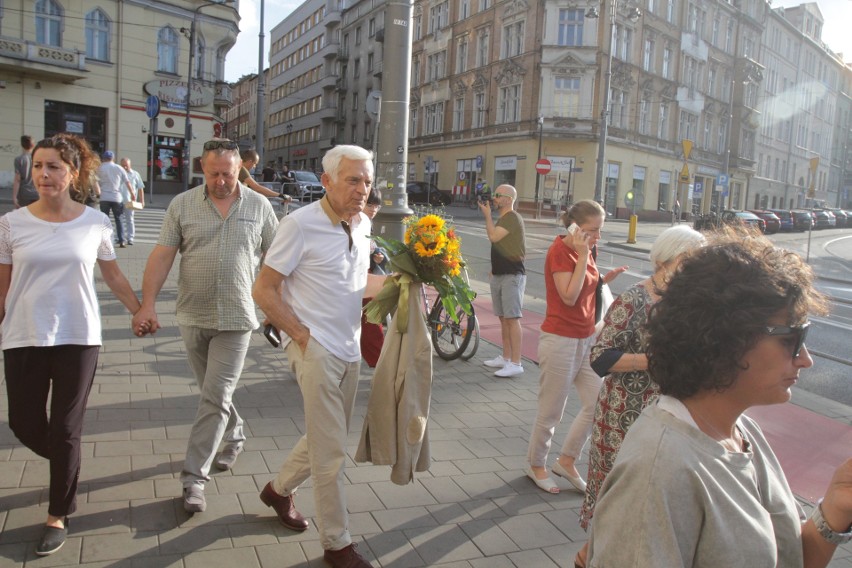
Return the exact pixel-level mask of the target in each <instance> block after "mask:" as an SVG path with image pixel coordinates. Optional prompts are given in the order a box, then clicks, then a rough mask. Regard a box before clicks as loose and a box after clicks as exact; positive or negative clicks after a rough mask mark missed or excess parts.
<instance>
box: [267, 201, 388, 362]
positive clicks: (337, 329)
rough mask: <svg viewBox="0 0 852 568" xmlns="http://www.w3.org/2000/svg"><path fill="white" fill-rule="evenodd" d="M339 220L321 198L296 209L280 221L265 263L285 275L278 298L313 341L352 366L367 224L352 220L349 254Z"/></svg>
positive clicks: (357, 354)
mask: <svg viewBox="0 0 852 568" xmlns="http://www.w3.org/2000/svg"><path fill="white" fill-rule="evenodd" d="M340 221H341V220H340V219H339V218H338V217H337V215H336V214H335V213H334V211H333V210H332V209H331V206H330V205H329V204H328V201H327V198H325V197H324V198H322V199H321V200H320V201H315V202H313V203H311V204H310V205H308V206H306V207H302V208H300V209H298V210H296V211H294V212H293V213H291V214H290V215H287V216H286V217H284V218H283V219H281V223H280V224H279V225H278V231H277V232H276V234H275V238H274V239H273V241H272V246H270V247H269V250H268V251H267V252H266V258H265V260H264V264H266V265H267V266H269V267H270V268H272V269H274V270H275V271H277V272H279V273H281V274H283V275H284V277H285V281H284V286H283V291H282V298H283V300H284V302H285V303H286V304H289V305H290V307H291V308H292V309H293V312H294V313H295V314H296V317H298V318H299V320H300V321H301V322H302V323H303V324H304V325H305V326H306V327H307V328H308V329H310V331H311V337H313V338H314V339H316V340H317V341H318V342H319V343H320V345H322V346H323V347H325V348H326V349H327V350H328V351H329V352H330V353H331V354H333V355H334V356H335V357H338V358H340V359H342V360H344V361H347V362H356V361H360V360H361V347H360V339H361V301H362V299H363V297H364V289H365V288H366V287H367V270H368V269H369V267H370V239H369V236H370V229H371V224H370V220H369V218H368V217H367V216H366V215H364V214H363V213H359V214H358V215H356V216H355V217H353V218H352V219H351V220H350V226H351V234H352V248H351V250H350V248H349V236H348V235H347V234H346V232H345V230H344V229H343V227H342V226H341V224H340ZM282 339H283V341H284V344H285V345H287V344H288V343H289V342H290V341H291V338H290V337H287V336H286V335H285V336H283V337H282Z"/></svg>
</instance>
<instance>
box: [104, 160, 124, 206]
mask: <svg viewBox="0 0 852 568" xmlns="http://www.w3.org/2000/svg"><path fill="white" fill-rule="evenodd" d="M127 183H128V179H127V172H125V171H124V168H122V167H121V166H119V165H118V164H116V163H115V162H104V163H102V164H101V167H99V168H98V184H99V185H100V186H101V201H112V202H115V203H124V202H125V201H126V200H127V199H130V192H129V191H128V190H127Z"/></svg>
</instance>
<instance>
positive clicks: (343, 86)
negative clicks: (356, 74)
mask: <svg viewBox="0 0 852 568" xmlns="http://www.w3.org/2000/svg"><path fill="white" fill-rule="evenodd" d="M335 88H336V89H337V90H338V91H347V90H349V86H348V84H347V82H346V77H341V78H340V79H338V80H337V83H336V85H335Z"/></svg>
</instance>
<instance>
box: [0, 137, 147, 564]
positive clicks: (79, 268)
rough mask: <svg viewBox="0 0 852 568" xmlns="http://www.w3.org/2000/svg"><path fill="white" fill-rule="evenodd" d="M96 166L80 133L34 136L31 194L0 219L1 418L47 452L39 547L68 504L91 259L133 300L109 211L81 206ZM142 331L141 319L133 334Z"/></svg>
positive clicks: (90, 307)
mask: <svg viewBox="0 0 852 568" xmlns="http://www.w3.org/2000/svg"><path fill="white" fill-rule="evenodd" d="M97 165H98V158H97V156H95V154H94V153H92V150H91V149H90V148H89V145H88V143H87V142H86V141H85V140H83V139H82V138H78V137H76V136H73V135H70V134H57V135H56V136H53V137H52V138H46V139H44V140H42V141H40V142H39V143H38V144H37V145H36V147H35V152H34V153H33V168H32V172H33V180H34V183H35V187H36V190H37V191H38V194H39V199H38V200H37V201H35V202H34V203H32V204H31V205H29V206H28V207H23V208H20V209H17V210H15V211H13V212H11V213H8V214H6V215H4V216H3V217H2V218H0V299H2V302H0V319H2V347H3V363H4V368H5V381H6V391H7V393H8V400H9V409H8V410H9V427H10V428H11V430H12V432H14V434H15V436H16V437H17V438H18V439H19V440H20V441H21V442H22V443H23V444H24V445H25V446H26V447H27V448H29V449H30V450H32V451H33V452H35V453H36V454H38V455H39V456H42V457H44V458H47V459H48V460H49V461H50V468H49V469H50V488H49V491H48V507H47V523H46V525H45V528H44V531H43V533H42V536H41V539H40V541H39V543H38V545H37V546H36V554H38V555H39V556H46V555H49V554H53V553H54V552H56V551H57V550H59V549H60V548H61V547H62V545H63V544H64V543H65V539H66V536H67V534H68V515H71V514H72V513H74V512H75V511H76V510H77V483H78V479H79V476H80V465H81V462H82V455H81V451H80V438H81V436H82V431H83V417H84V416H85V414H86V402H87V400H88V397H89V391H90V390H91V388H92V383H93V381H94V378H95V371H96V369H97V365H98V352H99V350H100V345H101V314H100V313H99V309H98V296H97V292H96V290H95V279H94V267H95V264H97V265H98V267H99V268H100V271H101V276H102V277H103V279H104V282H106V284H107V286H109V289H110V290H111V291H112V293H113V294H115V296H116V297H117V298H118V299H119V300H120V301H121V303H122V304H124V306H125V307H126V308H127V309H128V310H129V311H130V312H131V313H135V312H137V311H138V310H139V308H140V304H139V300H138V299H137V297H136V294H135V292H134V291H133V289H132V288H131V287H130V284H129V283H128V281H127V278H125V277H124V274H122V272H121V269H120V268H119V267H118V263H117V262H116V260H115V250H114V249H113V244H112V225H111V223H110V221H109V219H108V218H107V217H106V216H105V215H104V214H103V213H100V212H98V211H95V210H94V209H91V208H89V207H86V206H85V205H84V203H85V200H86V197H87V193H88V188H89V186H90V185H89V184H90V180H91V178H92V177H93V176H94V174H95V169H96V168H97ZM147 331H148V328H147V327H146V326H141V327H140V328H139V331H138V333H139V334H144V333H146V332H147ZM48 399H49V402H48ZM48 406H49V408H50V414H49V416H48V413H47V408H48Z"/></svg>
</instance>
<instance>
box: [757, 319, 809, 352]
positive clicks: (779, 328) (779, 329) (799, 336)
mask: <svg viewBox="0 0 852 568" xmlns="http://www.w3.org/2000/svg"><path fill="white" fill-rule="evenodd" d="M810 326H811V322H809V321H806V322H805V323H803V324H801V325H768V326H766V327H764V328H763V332H764V333H765V334H766V335H781V336H784V335H791V336H793V337H795V338H796V343H794V344H793V359H796V358H797V357H798V356H799V354H800V353H801V352H802V347H804V346H805V338H806V337H807V336H808V328H809V327H810Z"/></svg>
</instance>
